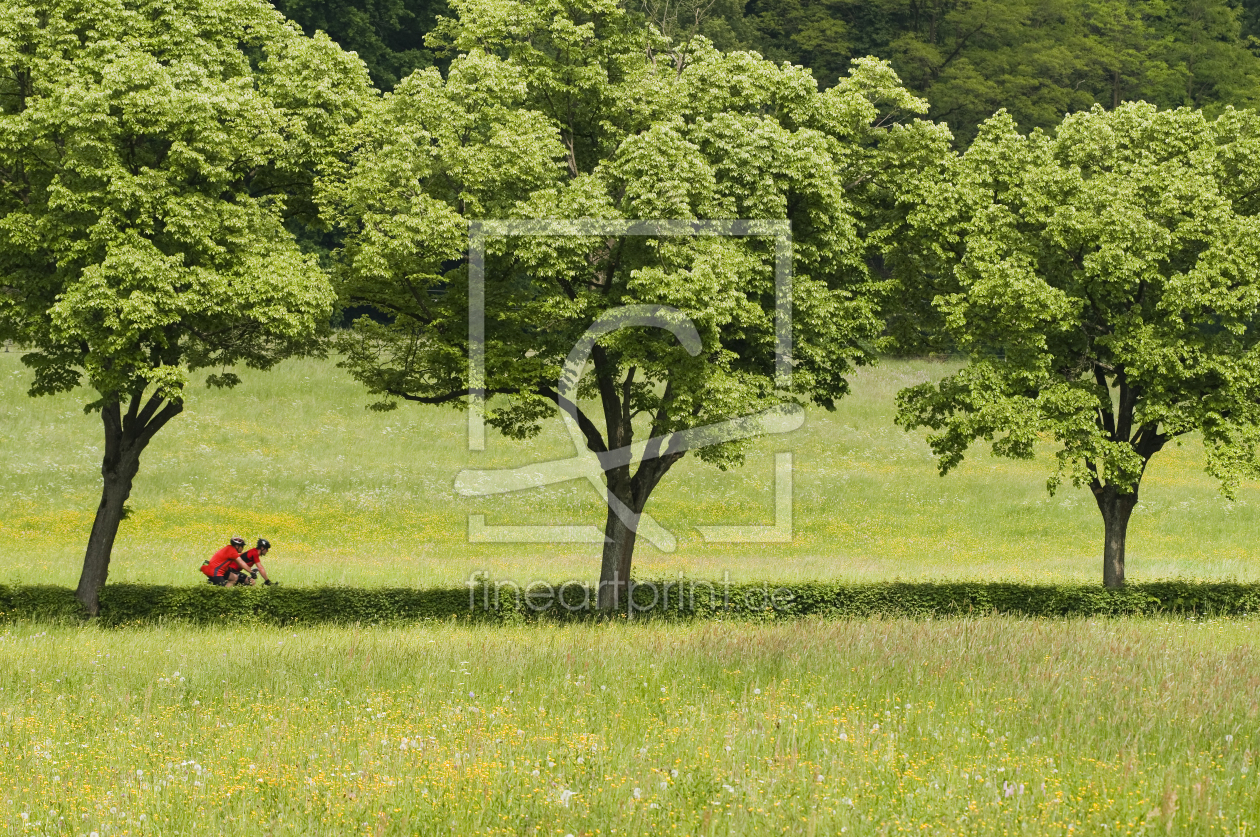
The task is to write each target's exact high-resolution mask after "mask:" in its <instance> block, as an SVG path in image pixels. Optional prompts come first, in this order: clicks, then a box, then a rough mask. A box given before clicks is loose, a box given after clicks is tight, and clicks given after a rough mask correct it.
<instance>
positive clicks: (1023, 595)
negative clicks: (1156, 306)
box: [0, 579, 1260, 626]
mask: <svg viewBox="0 0 1260 837" xmlns="http://www.w3.org/2000/svg"><path fill="white" fill-rule="evenodd" d="M593 601H594V590H592V589H591V588H587V587H583V586H579V585H576V584H572V583H570V584H565V585H562V586H559V587H556V586H549V585H543V584H533V585H530V586H529V587H528V588H526V589H525V590H521V589H518V588H516V587H515V585H511V584H508V583H505V582H499V583H497V584H494V583H490V584H479V585H478V586H476V587H473V588H471V589H470V588H469V587H462V588H446V589H429V590H419V589H410V588H374V589H360V588H355V587H317V588H303V587H276V588H268V587H255V588H243V587H242V588H234V589H231V590H225V589H222V588H219V587H211V586H210V585H205V586H196V587H169V586H157V585H143V584H111V585H108V586H107V587H106V588H105V589H104V590H103V591H102V592H101V614H100V618H99V620H98V622H99V624H101V625H111V626H112V625H136V624H152V623H156V622H168V621H169V622H183V623H193V624H225V623H231V624H239V623H242V622H245V623H254V624H263V625H313V624H329V623H332V624H354V623H358V624H398V623H405V622H417V621H434V620H442V621H450V620H460V621H474V622H518V621H538V620H544V621H583V620H591V619H595V618H597V617H598V615H597V614H596V613H595V612H594V611H593V610H592V608H591V607H590V604H591V602H593ZM992 613H999V614H1008V615H1016V616H1026V617H1064V616H1161V615H1174V616H1191V615H1195V616H1247V615H1257V616H1260V584H1254V583H1253V584H1240V583H1236V582H1197V581H1156V582H1149V583H1145V584H1131V585H1129V586H1128V587H1126V588H1124V589H1123V590H1107V589H1105V588H1102V587H1098V586H1093V585H1085V584H1077V585H1072V584H1059V585H1039V584H1015V583H1005V582H882V583H874V584H870V583H867V584H846V583H843V582H805V583H797V584H784V585H778V586H774V587H772V586H770V585H768V584H729V585H724V584H721V583H710V582H704V581H699V580H690V579H687V580H682V581H678V580H671V581H640V582H637V583H636V584H635V589H634V607H633V611H632V614H631V615H632V616H633V617H634V618H653V619H682V620H688V619H722V618H728V619H729V618H733V619H753V620H771V619H784V618H796V617H803V616H816V617H827V618H845V617H857V618H869V617H875V616H889V617H897V616H911V617H920V618H923V617H951V616H964V615H968V614H974V615H986V614H992ZM625 615H626V611H625V610H623V611H621V612H620V613H619V614H618V617H619V618H624V617H625ZM82 619H83V611H82V609H81V608H80V607H79V605H78V602H76V601H75V598H74V591H73V590H70V589H68V588H64V587H50V586H19V587H6V586H4V585H0V621H14V620H29V621H71V622H73V621H80V620H82Z"/></svg>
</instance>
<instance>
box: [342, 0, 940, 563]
mask: <svg viewBox="0 0 1260 837" xmlns="http://www.w3.org/2000/svg"><path fill="white" fill-rule="evenodd" d="M457 9H458V10H459V12H460V18H459V20H458V21H447V22H446V23H444V25H443V26H442V27H441V28H440V29H439V31H438V32H437V33H436V34H435V35H434V38H433V39H434V41H435V42H438V41H440V42H442V43H444V44H446V45H447V47H448V48H449V49H451V50H453V51H455V52H457V53H458V54H459V56H460V57H458V58H457V59H456V60H454V61H453V62H452V64H451V67H450V71H449V73H448V74H447V75H446V77H445V78H444V77H442V76H441V75H440V74H439V73H438V72H437V71H436V70H427V71H422V72H418V73H416V74H414V75H412V76H411V77H409V78H408V79H406V80H405V81H404V82H402V83H401V84H400V85H399V86H398V87H397V88H396V89H395V90H394V92H393V93H391V94H389V95H388V96H386V97H385V99H384V101H383V102H382V104H381V107H380V108H378V109H376V110H375V111H373V112H372V113H371V114H370V115H369V116H368V118H366V119H365V120H364V122H363V124H362V125H361V126H360V130H359V133H358V136H357V144H356V148H355V152H354V155H353V157H352V159H351V160H350V162H349V165H348V166H347V167H346V168H345V169H344V171H340V172H338V173H337V174H336V175H335V176H331V177H329V178H327V179H326V180H325V181H324V189H323V192H322V199H323V201H324V203H325V205H326V206H327V208H328V217H329V219H330V220H331V221H334V222H336V223H337V224H339V225H340V226H341V227H343V228H344V229H345V230H346V245H345V250H344V258H343V270H342V272H341V275H340V278H341V284H340V291H341V294H342V299H343V302H344V303H345V304H347V305H367V306H372V307H374V308H376V309H377V310H378V311H380V312H381V313H382V314H384V315H386V316H387V317H388V318H389V321H388V322H387V323H382V322H379V321H374V320H369V319H366V318H364V319H360V320H359V321H358V322H357V323H356V324H355V332H354V334H353V335H352V336H350V337H347V338H346V339H344V340H343V341H342V342H341V343H340V348H341V349H342V350H343V351H345V352H346V360H345V364H346V367H347V368H348V369H349V370H350V371H351V374H353V375H354V376H355V377H356V378H358V379H359V380H361V381H363V383H364V384H366V385H367V387H368V389H369V391H371V392H372V393H374V394H379V395H382V396H384V397H385V399H386V400H387V401H388V400H395V399H406V400H411V401H416V402H421V403H455V404H463V403H464V401H465V394H466V392H467V390H468V388H469V381H468V378H467V376H468V362H467V358H468V356H469V347H468V346H467V345H466V340H467V329H466V326H465V324H466V323H467V321H468V319H467V318H468V283H467V264H466V261H467V252H468V244H467V229H468V228H467V223H468V221H470V220H475V219H479V218H491V219H495V218H521V219H535V218H553V219H569V218H593V219H668V220H684V221H686V220H692V219H734V218H742V219H770V220H777V219H784V220H788V221H790V222H791V224H792V230H793V242H792V247H793V249H792V258H793V281H792V314H793V321H792V339H793V349H794V358H793V359H794V368H793V380H792V387H791V389H790V390H789V389H787V388H784V387H781V386H780V384H779V383H778V382H776V380H775V366H774V363H775V348H774V347H775V339H776V335H775V328H776V326H775V308H774V306H775V291H774V264H775V249H774V242H773V239H772V238H769V237H767V236H761V237H745V238H734V237H690V238H688V237H677V236H670V235H668V234H661V235H647V236H626V235H604V236H594V235H574V236H570V237H567V238H553V239H545V238H538V237H517V238H510V237H509V238H502V239H491V240H490V241H489V244H488V246H489V252H488V255H487V258H486V266H485V270H486V288H487V290H486V317H485V324H486V326H485V327H486V339H485V348H484V353H485V366H486V380H485V382H484V384H485V388H486V390H487V392H489V393H491V394H498V395H502V396H505V398H504V399H503V400H501V401H500V402H499V403H498V404H496V405H495V407H494V409H493V410H491V411H490V413H489V415H488V422H489V424H490V425H491V426H493V427H495V428H497V429H499V430H500V431H501V432H502V433H503V434H504V435H505V436H507V437H509V438H513V439H524V438H528V437H531V436H533V435H535V434H536V433H537V432H538V431H539V428H540V421H541V420H542V419H543V418H544V417H546V416H548V415H553V414H554V413H555V411H556V409H557V408H561V409H562V410H563V411H564V412H566V413H567V414H569V415H570V416H571V418H572V419H573V421H574V422H575V426H576V427H577V428H580V432H581V433H582V434H583V436H584V440H585V444H586V446H587V447H588V448H589V449H590V450H591V451H594V452H596V453H607V452H611V451H616V450H618V449H628V448H629V446H630V444H631V442H632V441H633V439H634V437H635V434H636V432H642V431H643V430H645V429H646V430H648V435H649V436H651V437H653V438H657V439H660V438H663V437H664V436H665V435H666V434H669V433H674V432H677V431H682V430H687V429H691V428H695V427H702V426H705V425H710V424H715V423H718V422H722V421H725V420H728V419H732V418H736V417H739V416H744V415H747V414H750V413H754V412H757V411H760V410H764V409H766V408H769V407H772V406H775V405H780V404H784V403H792V402H796V403H800V402H806V401H814V402H815V403H819V404H823V405H831V404H832V403H834V401H835V400H836V399H837V398H839V397H841V396H842V395H843V394H844V393H845V392H846V391H847V386H848V385H847V382H846V380H845V377H844V376H845V374H846V373H847V372H848V371H849V370H850V369H851V368H852V366H853V365H854V364H856V363H862V362H865V361H866V360H867V359H868V357H869V356H870V353H871V343H872V341H873V339H874V338H875V337H876V335H877V334H878V330H879V320H878V318H877V316H876V312H875V306H874V304H873V299H874V296H873V293H872V290H873V282H872V277H871V276H870V275H869V274H868V272H867V266H866V262H865V261H864V258H863V256H864V254H865V251H866V249H867V241H866V239H867V238H874V237H877V235H878V233H879V229H880V225H881V224H882V223H884V221H883V218H882V216H881V215H880V212H881V211H886V210H887V208H888V207H890V206H892V205H894V204H895V201H896V196H897V195H898V194H899V190H900V189H901V184H900V179H899V175H900V174H902V173H903V172H905V171H906V170H909V169H919V168H923V167H924V162H923V161H924V160H932V159H936V158H939V157H940V156H942V155H943V154H944V151H945V148H946V144H947V142H948V136H947V134H946V133H945V132H944V131H943V130H941V129H939V128H938V127H937V126H934V125H930V124H928V123H922V122H918V121H909V122H908V124H906V125H901V126H897V127H889V126H890V125H892V124H894V123H896V122H897V121H899V120H901V119H911V118H912V116H913V114H914V113H916V112H919V111H921V110H922V109H923V103H922V102H921V101H919V100H918V99H915V98H914V97H913V96H911V95H910V94H909V93H907V92H906V91H905V90H904V89H903V88H902V87H901V86H900V84H899V82H898V80H897V78H896V76H895V74H894V73H892V72H891V70H890V69H889V68H888V67H887V65H886V64H883V63H881V62H878V61H874V60H869V61H862V62H858V63H857V64H855V66H854V68H853V72H852V74H851V75H850V76H849V77H847V78H846V79H845V80H844V81H843V82H842V83H841V84H840V85H838V86H836V87H834V88H832V89H831V90H830V91H828V92H826V93H821V94H820V93H819V92H818V91H817V87H816V84H815V82H814V80H813V78H812V77H811V76H810V75H809V74H808V73H807V72H805V71H804V70H801V69H800V68H793V67H788V66H776V65H774V64H771V63H769V62H767V61H764V60H762V59H761V58H759V57H758V56H756V55H752V54H748V53H731V54H723V53H721V52H719V51H718V50H716V49H715V48H714V47H713V46H712V44H711V43H710V42H708V41H707V40H706V39H704V38H703V37H700V36H694V35H688V36H687V37H685V38H682V39H680V40H673V39H671V38H670V37H668V36H666V35H664V34H662V33H661V32H660V31H659V30H657V29H656V28H655V27H652V26H648V25H645V22H644V20H643V19H642V17H640V16H637V15H634V14H630V13H628V12H627V11H626V10H625V9H624V8H623V7H621V6H619V5H618V4H616V3H613V2H607V0H587V2H583V3H580V4H577V5H573V4H561V3H557V2H551V0H534V1H532V2H513V1H512V0H466V2H461V3H459V4H457ZM452 265H458V266H457V267H455V268H454V269H452ZM626 306H652V307H653V310H657V311H666V312H672V313H669V314H667V316H673V317H674V318H675V321H676V322H677V323H685V324H687V325H688V327H691V326H694V329H695V332H696V334H697V335H698V337H699V343H700V344H701V346H702V350H697V348H696V347H695V346H690V345H689V344H688V343H687V341H681V342H680V340H679V338H678V337H676V336H675V334H674V333H672V332H670V331H668V330H666V329H664V328H657V327H653V328H634V329H629V328H627V329H622V330H619V331H614V332H612V333H610V334H608V335H606V336H605V337H602V338H600V339H599V340H598V341H597V342H596V344H595V345H594V347H593V349H592V351H591V361H592V364H591V366H592V368H591V374H590V375H588V376H587V377H585V378H584V379H583V380H582V382H581V384H580V386H578V388H577V390H576V392H577V395H578V396H579V397H580V399H581V400H582V402H583V404H573V403H571V402H570V401H569V400H568V399H567V398H566V397H565V396H564V392H563V390H562V388H561V387H560V386H558V385H557V381H558V380H559V379H560V378H561V376H562V373H563V374H565V375H569V374H570V373H571V372H572V370H571V371H565V370H564V364H565V361H566V357H567V356H568V354H569V352H570V351H571V350H572V349H573V347H574V346H575V345H577V344H578V342H579V340H580V339H581V338H582V337H583V335H584V334H585V333H586V330H587V329H588V327H590V326H591V324H592V323H593V322H595V321H597V320H599V319H600V317H602V316H604V315H606V314H610V313H612V312H616V311H618V310H620V309H623V308H624V307H626ZM580 371H581V370H576V372H580ZM574 374H576V373H574ZM596 398H597V399H599V404H600V409H599V410H590V408H589V407H587V406H584V404H586V403H589V402H588V399H591V400H593V399H596ZM601 413H602V414H601ZM636 416H643V417H644V418H643V419H641V420H640V423H639V427H635V425H634V419H635V417H636ZM644 425H647V427H644ZM744 447H745V446H744V445H743V444H741V443H739V442H731V443H727V444H720V445H719V444H715V445H711V446H708V447H705V448H703V450H702V451H701V452H700V456H701V458H703V459H705V460H706V461H709V462H713V463H715V464H717V465H719V466H722V467H727V466H730V465H732V464H736V463H738V462H739V461H740V459H741V457H742V453H743V450H744ZM663 450H664V449H663ZM685 453H686V449H685V448H684V449H682V450H679V451H677V452H675V451H672V450H664V453H663V455H662V456H661V457H659V458H656V459H648V460H644V462H643V463H642V465H641V467H640V468H639V469H638V471H637V472H636V473H634V474H633V476H632V475H631V474H630V468H629V465H628V464H622V465H618V466H611V465H609V466H606V467H605V471H606V473H607V475H608V479H609V491H610V494H611V495H612V496H614V497H615V498H617V499H618V500H619V501H621V502H622V503H624V504H625V506H626V507H628V508H629V509H631V510H632V512H633V513H635V514H638V513H639V512H640V511H642V509H643V506H644V504H645V503H646V502H647V499H648V495H649V494H650V493H651V491H652V490H653V488H654V487H655V485H656V484H657V482H658V481H659V480H660V478H661V477H662V476H663V475H664V474H665V472H666V471H667V470H668V469H669V468H670V467H671V466H672V465H673V464H674V463H675V462H676V461H677V460H679V459H680V458H681V457H682V456H683V455H684V454H685ZM610 525H612V524H611V523H610ZM612 540H615V539H612ZM610 542H611V540H610ZM631 548H632V547H631ZM626 560H628V559H626ZM610 572H611V570H610ZM625 572H626V570H625V568H623V570H622V574H621V576H620V577H621V578H622V579H624V578H625V577H626V575H625Z"/></svg>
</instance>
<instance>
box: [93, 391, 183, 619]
mask: <svg viewBox="0 0 1260 837" xmlns="http://www.w3.org/2000/svg"><path fill="white" fill-rule="evenodd" d="M140 399H141V395H140V394H137V395H135V396H133V398H132V399H131V404H130V406H129V409H128V411H127V414H126V416H125V417H124V416H123V415H122V412H121V408H120V406H119V404H118V403H116V402H115V403H113V404H107V405H105V406H104V407H103V408H102V409H101V423H102V424H103V425H104V429H105V455H104V457H103V459H102V461H101V480H102V486H101V503H100V505H99V506H97V507H96V519H95V521H93V523H92V534H91V536H90V537H89V538H88V544H87V551H86V552H85V553H84V555H83V573H82V574H81V575H80V576H79V587H78V589H77V590H76V591H75V598H77V599H78V600H79V602H80V604H82V605H83V608H84V609H85V610H86V611H87V612H88V614H89V615H90V616H96V615H97V614H98V613H99V612H100V592H101V588H102V587H104V586H105V580H106V579H107V578H108V577H109V559H110V556H111V555H112V553H113V550H114V538H115V537H117V535H118V525H119V524H120V523H121V522H122V519H123V509H124V507H125V504H126V502H127V498H128V497H130V496H131V484H132V481H133V480H134V479H135V476H136V473H137V472H138V471H139V470H140V454H141V452H143V451H144V449H145V447H147V446H148V444H149V442H150V441H151V440H152V439H153V435H154V434H155V433H157V431H158V430H160V429H161V428H162V426H163V425H164V424H166V422H167V421H169V420H170V419H171V418H172V417H173V416H175V415H176V414H178V413H179V412H180V411H181V410H182V409H183V405H182V404H181V403H178V402H167V404H166V405H165V406H164V407H162V409H161V410H159V409H158V407H159V406H160V404H161V399H160V398H156V397H155V398H152V399H150V400H149V403H148V404H146V405H145V407H144V408H143V409H140Z"/></svg>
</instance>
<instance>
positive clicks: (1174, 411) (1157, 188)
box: [898, 104, 1260, 492]
mask: <svg viewBox="0 0 1260 837" xmlns="http://www.w3.org/2000/svg"><path fill="white" fill-rule="evenodd" d="M1257 142H1260V120H1257V118H1256V116H1255V115H1254V114H1252V113H1249V112H1236V111H1232V110H1231V111H1228V112H1226V113H1225V114H1224V115H1222V116H1221V117H1220V118H1219V119H1217V120H1216V121H1214V122H1213V121H1209V120H1207V119H1206V118H1205V117H1204V115H1203V114H1202V113H1201V112H1198V111H1191V110H1186V109H1181V110H1177V111H1164V112H1157V111H1156V110H1155V108H1154V107H1153V106H1150V105H1142V104H1135V105H1125V106H1123V107H1121V108H1119V109H1118V110H1115V111H1112V112H1104V111H1103V110H1102V109H1101V108H1095V109H1094V110H1093V111H1092V112H1090V113H1088V114H1078V115H1074V116H1070V117H1068V118H1067V119H1065V120H1064V123H1063V125H1062V126H1061V128H1060V130H1059V131H1058V133H1057V135H1056V136H1055V137H1054V138H1050V137H1047V136H1045V135H1043V134H1040V133H1039V132H1035V133H1033V134H1032V135H1030V136H1027V137H1025V136H1021V135H1020V134H1019V133H1017V131H1016V129H1015V126H1014V124H1013V123H1012V121H1011V120H1010V118H1009V117H1008V116H1006V115H1004V114H999V115H998V116H995V117H994V118H993V119H991V120H989V121H988V122H986V123H985V124H984V126H982V130H981V133H980V136H979V137H978V138H977V140H976V142H975V143H974V144H973V145H972V147H971V148H970V149H969V150H968V151H967V153H966V154H964V155H962V156H961V157H960V158H958V160H957V166H956V168H955V170H954V171H953V172H952V176H951V177H950V179H949V182H948V183H947V184H944V185H943V186H942V188H941V189H940V191H939V192H938V193H937V194H935V195H932V196H931V197H930V198H929V199H928V200H927V202H926V203H925V205H924V207H923V208H922V210H921V212H920V213H919V214H918V216H917V218H916V220H915V223H916V224H918V225H919V227H918V229H919V231H920V233H921V234H922V235H924V236H925V237H924V239H922V240H923V241H928V240H929V239H930V240H931V241H930V243H927V244H926V245H925V249H926V250H927V251H929V252H930V255H928V256H926V257H925V258H926V260H927V261H926V262H925V263H919V264H917V265H916V266H915V267H916V268H922V267H926V268H927V270H928V271H929V275H930V278H929V280H928V281H929V282H930V283H931V284H930V285H929V286H927V287H924V286H922V285H918V286H915V287H914V288H913V290H912V291H911V292H912V293H931V294H935V302H934V304H935V307H936V309H937V310H938V312H939V313H940V316H941V318H942V320H941V327H942V328H943V329H944V330H945V331H947V332H948V333H949V334H950V335H952V336H953V337H954V338H955V339H956V340H957V341H958V343H959V345H960V346H962V347H963V348H964V349H966V350H967V351H969V352H970V353H971V355H972V360H971V363H970V364H969V366H967V367H966V368H965V369H964V370H962V371H961V372H959V373H958V374H955V375H951V376H949V377H947V378H946V379H945V380H943V381H942V382H941V383H940V384H939V385H937V384H925V385H921V386H919V387H915V388H912V389H909V390H907V391H905V392H904V393H902V394H901V395H900V396H899V413H898V421H899V422H900V423H902V424H904V425H906V426H907V427H920V426H927V427H930V428H932V429H933V430H935V431H937V434H936V435H933V436H931V437H930V438H929V442H930V444H931V445H932V448H933V450H934V451H935V452H936V454H937V455H938V456H939V457H940V463H941V470H942V473H944V472H946V471H948V470H949V469H950V468H952V467H954V466H955V465H956V464H957V463H958V462H959V461H961V459H962V455H963V452H964V451H965V449H966V448H967V447H968V446H969V445H970V444H971V443H972V442H974V441H976V440H979V439H986V440H993V441H994V452H995V453H997V454H999V455H1004V456H1013V457H1028V456H1030V455H1031V452H1032V445H1033V443H1034V442H1035V441H1036V440H1037V438H1039V437H1045V438H1051V439H1053V440H1054V441H1055V442H1057V443H1058V444H1059V445H1061V449H1060V452H1059V454H1058V463H1059V473H1058V474H1057V475H1056V476H1055V477H1053V478H1052V479H1051V488H1052V489H1053V488H1054V486H1055V485H1057V484H1058V482H1059V480H1060V479H1062V478H1063V477H1066V478H1069V479H1071V480H1072V482H1073V483H1075V484H1077V485H1084V484H1096V485H1114V486H1116V487H1118V488H1119V489H1120V490H1121V491H1122V492H1129V491H1133V490H1136V486H1137V484H1138V481H1139V480H1140V479H1141V475H1142V471H1143V469H1144V468H1145V463H1146V461H1147V460H1148V459H1149V458H1150V456H1151V455H1153V454H1154V453H1155V452H1157V451H1158V450H1159V449H1160V448H1161V447H1162V446H1163V445H1164V443H1165V442H1166V441H1167V440H1169V439H1171V438H1175V437H1177V436H1180V435H1182V434H1185V433H1188V432H1191V431H1201V432H1202V433H1203V434H1204V438H1205V440H1206V442H1207V445H1208V450H1209V459H1208V468H1209V470H1210V471H1211V472H1212V473H1213V474H1214V475H1215V476H1217V477H1218V478H1219V479H1220V480H1221V483H1222V485H1223V487H1224V488H1225V490H1226V491H1227V492H1228V491H1229V490H1231V489H1232V487H1233V486H1234V485H1235V484H1236V483H1237V482H1238V480H1240V479H1242V478H1244V477H1252V478H1254V476H1255V475H1257V474H1260V459H1258V458H1257V448H1256V442H1257V433H1258V432H1260V412H1257V408H1256V403H1257V395H1258V394H1260V341H1258V340H1257V335H1256V333H1255V328H1254V324H1255V323H1256V322H1257V319H1258V318H1260V283H1258V282H1257V274H1256V268H1257V266H1260V239H1258V238H1257V235H1256V232H1257V225H1258V224H1260V219H1257V217H1256V209H1257V203H1256V197H1255V193H1256V186H1257V185H1258V184H1260V169H1258V168H1257V167H1256V163H1255V159H1256V158H1255V149H1256V144H1257ZM929 228H930V232H929ZM1113 390H1114V392H1113ZM1113 395H1114V397H1115V404H1114V405H1113Z"/></svg>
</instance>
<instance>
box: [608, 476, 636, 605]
mask: <svg viewBox="0 0 1260 837" xmlns="http://www.w3.org/2000/svg"><path fill="white" fill-rule="evenodd" d="M622 502H624V503H626V505H627V507H629V508H630V510H631V511H632V512H634V514H633V516H632V517H631V520H632V521H633V523H634V525H635V526H636V527H637V526H638V523H639V512H641V511H642V508H638V509H636V508H634V505H633V503H631V502H627V501H626V500H622ZM637 539H638V530H637V528H631V527H630V526H628V525H626V522H625V521H623V520H622V519H621V516H620V515H618V514H617V512H616V511H614V510H613V508H612V506H611V504H610V505H609V508H608V518H607V521H606V522H605V524H604V557H603V561H602V562H601V563H600V568H599V609H600V610H603V611H613V610H618V609H620V608H622V607H626V606H627V605H628V602H629V595H630V562H631V560H632V559H633V557H634V544H635V541H636V540H637Z"/></svg>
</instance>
